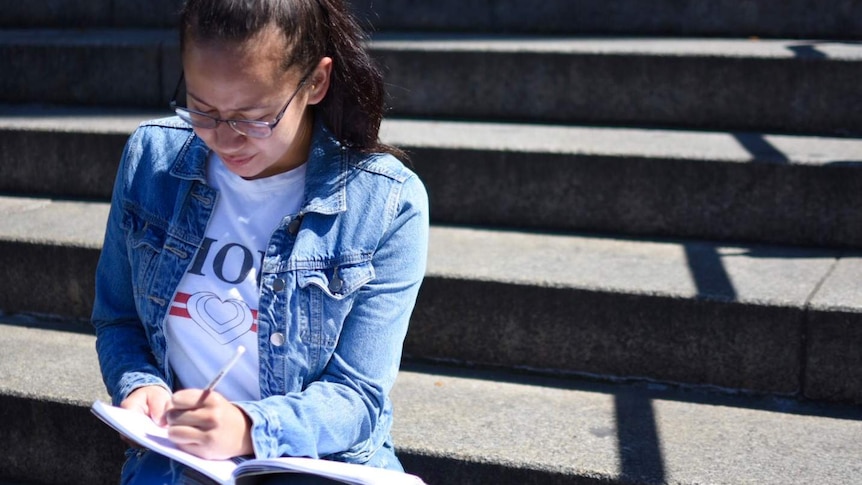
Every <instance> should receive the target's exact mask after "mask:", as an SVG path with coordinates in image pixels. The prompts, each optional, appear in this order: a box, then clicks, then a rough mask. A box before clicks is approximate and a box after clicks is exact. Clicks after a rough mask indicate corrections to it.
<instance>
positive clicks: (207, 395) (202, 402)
mask: <svg viewBox="0 0 862 485" xmlns="http://www.w3.org/2000/svg"><path fill="white" fill-rule="evenodd" d="M214 394H216V393H214V392H205V391H202V390H200V389H184V390H182V391H177V392H175V393H174V395H173V396H172V397H171V407H172V408H174V409H197V408H200V407H205V406H207V405H211V404H213V403H214V401H213V400H212V399H213V395H214Z"/></svg>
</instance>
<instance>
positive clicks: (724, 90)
mask: <svg viewBox="0 0 862 485" xmlns="http://www.w3.org/2000/svg"><path fill="white" fill-rule="evenodd" d="M352 3H353V4H354V7H355V8H356V9H357V12H359V13H360V15H361V16H362V18H364V19H366V22H367V23H369V24H371V25H373V26H374V27H375V29H376V32H375V34H374V36H373V39H372V41H371V49H372V51H373V53H374V55H375V56H376V57H377V58H378V59H380V60H381V62H382V63H383V64H384V65H385V67H386V72H387V78H386V79H387V87H388V90H389V96H390V104H391V106H392V110H391V116H390V117H389V119H387V121H386V122H385V123H384V127H383V137H384V139H385V140H386V141H388V142H391V143H393V144H396V145H399V146H401V147H403V148H406V149H407V150H408V151H409V152H410V153H411V154H412V158H413V164H414V167H415V169H416V171H417V172H418V173H419V174H420V176H421V178H422V179H423V180H424V181H425V183H426V185H427V187H428V189H429V193H430V197H431V208H432V219H433V224H434V225H433V227H432V232H431V249H430V258H429V268H428V274H427V277H426V280H425V283H424V285H423V288H422V291H421V293H420V297H419V301H418V303H417V308H416V311H415V312H414V318H413V321H412V324H411V330H410V333H409V335H408V338H407V342H406V344H405V345H406V347H405V351H406V354H407V355H406V359H405V363H404V366H403V371H402V373H401V375H400V377H399V380H398V383H397V384H396V388H395V390H394V391H393V399H394V401H395V405H396V422H395V428H394V430H393V432H394V435H395V439H396V444H397V446H398V447H399V450H400V455H401V457H402V460H403V462H404V464H405V466H406V467H407V468H408V470H409V471H411V472H413V473H416V474H418V475H420V476H422V477H423V478H425V480H426V481H427V482H428V483H429V484H431V485H435V484H444V483H452V484H491V483H494V484H498V483H499V484H571V483H575V484H655V483H675V484H700V483H727V484H730V483H758V484H760V483H775V484H786V483H855V482H857V481H858V480H859V478H858V477H859V476H862V465H860V462H859V459H858V457H859V456H860V453H862V439H860V436H862V406H860V404H862V285H860V284H859V282H860V279H862V252H860V248H862V217H860V210H859V208H860V207H862V89H860V85H859V79H862V1H860V0H829V1H827V2H819V3H817V4H816V5H813V4H812V3H811V2H809V1H805V0H789V1H779V0H760V1H757V2H754V1H738V0H720V1H714V2H702V1H697V0H683V1H680V0H656V1H652V2H642V1H637V0H585V1H579V2H571V1H566V0H547V1H543V2H538V3H536V4H534V5H530V4H529V3H525V2H514V1H509V0H460V1H454V0H440V1H437V2H412V1H406V0H393V1H389V2H371V1H370V0H365V1H354V2H352ZM177 8H178V0H158V1H149V2H131V1H127V0H113V1H109V0H101V1H96V0H93V1H88V2H74V3H73V2H68V1H67V2H63V1H59V0H55V1H50V2H15V3H10V4H9V5H6V6H5V8H4V14H3V16H2V18H0V72H2V76H0V103H3V104H2V105H0V267H2V268H4V273H3V275H4V276H5V277H4V278H3V280H2V283H0V284H2V287H0V289H2V291H0V311H2V313H0V332H2V333H0V335H2V336H3V337H2V339H0V356H2V357H0V442H2V443H4V445H3V447H2V449H3V450H4V451H3V452H2V453H0V483H4V481H5V485H11V484H13V483H17V484H20V483H27V484H31V483H32V484H37V483H41V484H100V483H113V482H114V481H115V479H116V476H117V473H118V467H119V464H120V463H121V462H122V450H123V445H122V444H121V443H120V442H119V440H118V439H117V438H116V436H115V435H114V434H113V432H111V431H110V430H109V429H107V427H105V426H103V425H101V424H99V423H98V422H97V421H96V420H95V419H94V418H92V417H91V416H90V415H89V412H88V406H89V404H90V403H91V402H92V401H93V400H94V399H104V398H105V397H106V395H105V391H104V389H103V387H102V385H101V381H100V377H99V372H98V367H97V364H96V359H95V351H94V348H93V335H92V330H91V329H90V328H89V326H88V324H87V323H86V318H87V316H88V315H89V312H90V307H91V304H92V298H93V271H94V267H95V262H96V260H97V258H98V253H99V248H100V245H101V239H102V236H103V231H104V224H105V218H106V214H107V209H108V205H107V200H108V197H109V194H110V190H111V184H112V181H113V177H114V174H115V170H116V166H117V162H118V160H119V155H120V151H121V149H122V146H123V144H124V142H125V140H126V138H127V136H128V135H129V133H130V132H131V131H132V130H133V129H134V127H135V126H136V125H137V124H138V123H139V122H140V121H142V120H144V119H147V118H152V117H158V116H164V115H167V114H169V113H168V109H167V99H168V98H169V96H170V94H171V92H172V89H173V85H174V83H175V81H176V78H177V76H178V73H179V55H178V52H177V49H178V42H177V40H176V34H175V32H174V31H173V30H172V29H173V22H174V18H175V15H174V13H175V12H176V10H177Z"/></svg>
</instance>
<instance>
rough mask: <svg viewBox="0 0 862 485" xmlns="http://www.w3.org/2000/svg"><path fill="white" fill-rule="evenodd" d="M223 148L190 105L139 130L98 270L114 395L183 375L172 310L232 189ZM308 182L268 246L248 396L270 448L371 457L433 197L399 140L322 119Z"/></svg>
mask: <svg viewBox="0 0 862 485" xmlns="http://www.w3.org/2000/svg"><path fill="white" fill-rule="evenodd" d="M209 153H210V150H209V148H208V147H207V146H206V145H205V144H204V143H203V142H202V141H201V139H200V138H198V137H197V136H195V135H194V133H193V131H192V130H191V129H190V128H189V127H188V126H187V125H185V124H184V123H183V122H181V121H180V120H179V119H177V118H166V119H162V120H155V121H152V122H147V123H144V124H142V125H141V126H140V127H139V128H138V129H137V130H136V131H135V132H134V133H133V134H132V136H131V137H130V138H129V141H128V142H127V144H126V148H125V151H124V153H123V158H122V162H121V165H120V167H119V172H118V174H117V179H116V182H115V187H114V191H113V197H112V202H111V211H110V215H109V219H108V225H107V231H106V234H105V241H104V245H103V249H102V253H101V257H100V259H99V264H98V268H97V274H96V299H95V302H94V309H93V316H92V322H93V325H94V326H95V329H96V336H97V340H96V350H97V352H98V356H99V362H100V365H101V369H102V375H103V378H104V381H105V385H106V386H107V388H108V392H109V393H110V395H111V397H112V399H113V402H114V404H119V403H120V402H121V401H123V400H124V399H125V398H126V396H128V395H129V393H131V392H132V391H133V390H135V389H137V388H139V387H141V386H145V385H160V386H164V387H166V388H167V389H173V380H174V379H173V376H172V372H171V369H170V366H169V364H168V363H167V362H166V355H167V353H166V345H165V328H164V321H165V315H166V313H167V311H168V306H169V305H170V302H171V300H172V299H173V296H174V292H175V291H176V288H177V285H178V284H179V281H180V279H181V277H182V276H183V274H184V273H185V272H186V270H187V268H188V266H189V264H190V263H191V262H192V261H193V260H194V259H195V255H196V251H198V249H199V248H200V247H201V243H202V241H203V239H204V232H205V229H206V226H207V223H208V221H209V219H210V216H211V215H212V212H213V208H214V206H215V204H216V201H217V200H218V197H219V194H218V192H217V191H216V190H215V189H213V188H212V187H210V186H208V185H207V183H206V176H205V174H206V163H207V158H208V155H209ZM305 192H306V196H305V202H304V203H303V205H302V209H301V210H300V212H299V213H298V214H285V217H284V219H283V220H282V222H281V224H280V225H279V226H278V227H277V228H274V231H273V233H272V237H271V239H270V241H269V244H268V246H267V251H266V254H265V255H264V256H263V258H262V263H261V264H262V267H261V270H260V275H261V278H260V302H259V314H258V346H259V355H260V390H261V398H262V399H261V400H260V401H254V402H238V403H236V404H237V405H238V406H240V407H241V408H242V409H243V410H244V411H245V412H246V414H247V415H248V416H249V417H250V419H251V422H252V427H251V437H252V442H253V445H254V451H255V455H256V456H257V457H259V458H268V457H277V456H308V457H328V458H332V459H337V460H342V461H349V462H355V463H364V462H367V461H369V460H370V459H371V457H372V455H373V454H374V453H375V452H376V451H377V450H378V449H380V447H381V446H383V445H384V443H386V442H387V440H388V439H389V431H390V427H391V423H392V405H391V402H390V400H389V397H388V394H389V391H390V389H391V388H392V385H393V383H394V381H395V377H396V374H397V372H398V367H399V363H400V358H401V349H402V344H403V340H404V337H405V334H406V332H407V324H408V320H409V318H410V314H411V311H412V309H413V305H414V302H415V299H416V295H417V292H418V289H419V285H420V283H421V281H422V278H423V276H424V273H425V263H426V254H427V242H428V199H427V195H426V192H425V189H424V187H423V185H422V183H421V182H420V181H419V179H418V178H417V176H416V175H415V174H413V173H412V172H411V171H409V170H408V169H407V168H405V167H404V166H403V165H402V164H401V162H399V161H398V160H397V159H395V158H394V157H392V156H390V155H383V154H370V155H369V154H363V153H359V152H357V151H355V150H351V149H350V148H348V147H346V146H344V145H342V144H341V143H339V142H338V141H337V140H336V139H335V138H334V137H333V135H332V134H331V133H330V132H329V131H328V130H327V129H326V128H325V127H324V126H323V125H322V123H316V125H315V128H314V134H313V141H312V146H311V150H310V153H309V160H308V169H307V175H306V191H305Z"/></svg>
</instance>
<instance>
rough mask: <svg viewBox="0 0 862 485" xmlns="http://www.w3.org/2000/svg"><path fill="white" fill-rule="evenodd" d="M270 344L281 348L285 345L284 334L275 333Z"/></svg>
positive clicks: (270, 337) (271, 336)
mask: <svg viewBox="0 0 862 485" xmlns="http://www.w3.org/2000/svg"><path fill="white" fill-rule="evenodd" d="M269 343H271V344H272V345H274V346H276V347H281V346H282V345H284V334H283V333H281V332H275V333H274V334H272V335H270V336H269Z"/></svg>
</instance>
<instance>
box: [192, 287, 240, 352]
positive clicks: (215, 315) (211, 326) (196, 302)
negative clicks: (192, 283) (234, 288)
mask: <svg viewBox="0 0 862 485" xmlns="http://www.w3.org/2000/svg"><path fill="white" fill-rule="evenodd" d="M186 308H187V310H188V312H189V316H190V317H191V319H192V321H194V322H195V323H196V324H197V325H198V326H199V327H201V328H202V329H203V330H204V331H205V332H206V333H207V334H208V335H209V336H210V337H212V338H213V339H214V340H215V341H216V342H218V343H220V344H221V345H227V344H229V343H231V342H233V341H234V340H236V339H238V338H240V337H242V336H243V335H245V334H246V333H247V332H249V331H250V330H251V329H252V324H253V323H254V315H253V314H252V311H251V308H249V306H248V304H246V303H245V302H244V301H242V300H236V299H230V300H222V299H221V298H219V296H218V295H216V294H215V293H212V292H209V291H202V292H199V293H195V294H193V295H192V296H191V297H189V300H188V303H187V304H186Z"/></svg>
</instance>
